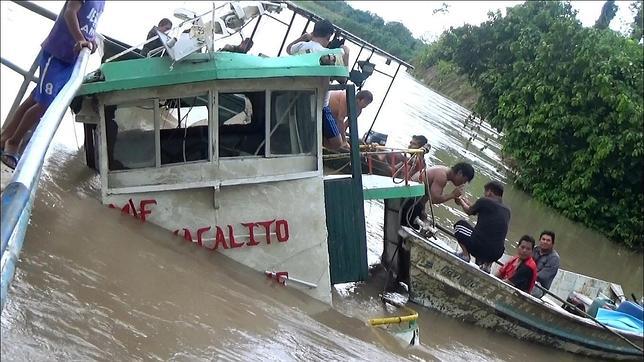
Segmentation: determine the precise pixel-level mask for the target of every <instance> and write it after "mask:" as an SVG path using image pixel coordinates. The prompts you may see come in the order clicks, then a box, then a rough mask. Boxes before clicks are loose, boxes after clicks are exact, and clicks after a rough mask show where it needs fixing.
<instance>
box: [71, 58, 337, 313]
mask: <svg viewBox="0 0 644 362" xmlns="http://www.w3.org/2000/svg"><path fill="white" fill-rule="evenodd" d="M334 52H337V50H329V51H328V52H325V54H326V53H334ZM323 55H324V54H316V53H311V54H306V55H300V56H289V57H277V58H265V57H259V56H252V55H246V54H236V53H225V52H216V53H208V54H192V55H190V56H189V57H188V58H186V59H185V60H183V61H182V62H181V63H176V64H174V65H173V66H172V61H171V59H170V58H168V57H161V58H146V59H135V60H126V61H119V62H111V63H105V64H103V65H102V66H101V69H100V73H101V79H102V80H99V81H96V82H91V83H85V84H84V85H83V86H82V87H81V89H80V91H79V93H78V95H79V97H81V107H80V111H79V112H78V113H77V115H76V120H77V121H79V122H84V123H86V124H88V125H92V126H91V127H89V128H93V132H92V134H90V135H89V136H88V137H86V138H87V139H86V141H87V142H86V148H87V150H93V151H92V152H90V156H89V157H90V158H92V157H93V158H94V160H95V161H97V162H95V165H97V169H98V171H99V174H100V179H101V186H102V187H101V189H102V202H103V203H104V204H105V205H109V206H110V207H114V208H116V209H119V210H121V211H122V212H124V213H128V214H131V215H132V216H135V217H137V218H139V219H141V220H143V221H149V222H152V223H154V224H157V225H159V226H161V227H163V228H166V229H168V230H170V231H172V232H174V233H175V234H177V235H178V236H180V237H183V238H185V239H186V240H187V241H190V242H194V243H197V244H199V245H201V246H203V247H204V248H208V249H213V250H218V251H220V252H223V253H224V254H225V255H227V256H229V257H231V258H232V259H234V260H236V261H239V262H241V263H243V264H245V265H248V266H250V267H251V268H254V269H256V270H259V271H288V273H289V277H290V278H291V279H292V280H299V281H303V282H304V283H301V284H302V285H301V286H300V287H302V289H303V290H305V291H306V292H307V293H308V294H310V295H312V296H313V297H315V298H317V299H320V300H323V301H325V302H328V303H330V298H331V295H330V280H329V259H328V258H329V257H328V250H327V243H326V240H327V230H326V225H325V220H326V217H325V207H324V184H323V170H322V152H321V150H322V147H321V144H322V123H321V117H322V105H323V101H324V96H325V93H326V92H327V88H328V86H329V77H346V76H347V75H348V70H347V68H346V67H344V66H341V65H320V57H321V56H323ZM338 58H340V57H338ZM311 261H315V262H314V263H312V262H311ZM295 284H296V283H294V284H293V285H295Z"/></svg>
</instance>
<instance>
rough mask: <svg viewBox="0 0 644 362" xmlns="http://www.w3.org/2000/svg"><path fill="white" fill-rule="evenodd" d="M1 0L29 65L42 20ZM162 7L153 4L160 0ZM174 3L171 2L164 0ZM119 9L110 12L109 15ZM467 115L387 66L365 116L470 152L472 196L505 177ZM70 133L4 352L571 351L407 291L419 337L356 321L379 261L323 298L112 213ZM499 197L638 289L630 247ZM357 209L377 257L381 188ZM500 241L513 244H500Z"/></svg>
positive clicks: (5, 74)
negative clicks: (451, 311) (428, 304)
mask: <svg viewBox="0 0 644 362" xmlns="http://www.w3.org/2000/svg"><path fill="white" fill-rule="evenodd" d="M110 5H111V3H108V5H107V6H108V7H107V9H109V6H110ZM1 6H2V8H1V10H2V11H1V16H2V18H1V26H2V32H1V34H2V39H1V40H2V41H1V42H0V44H1V47H2V56H3V57H6V58H8V59H10V60H11V61H13V62H15V63H18V64H19V65H20V66H22V67H23V68H28V67H29V65H30V64H31V61H32V60H33V57H34V56H35V53H36V52H37V50H38V49H37V47H38V44H39V43H40V41H41V40H42V39H43V38H44V36H45V35H46V33H47V32H48V30H49V27H50V26H51V22H50V21H49V20H39V19H40V18H38V17H37V16H34V15H32V14H29V13H28V12H27V11H26V10H24V9H22V8H20V7H18V6H15V5H13V4H11V3H7V2H1ZM57 6H58V7H57ZM115 6H117V5H115ZM121 6H123V5H121ZM164 6H165V7H167V12H168V15H169V14H170V11H171V10H172V9H174V8H175V7H174V6H166V5H164ZM181 6H183V7H185V6H186V5H185V4H183V2H179V6H177V7H181ZM48 7H49V8H50V9H52V10H54V11H56V12H57V11H58V9H59V8H60V7H59V5H48ZM154 11H157V12H158V11H159V10H158V9H157V10H154ZM154 14H156V13H154ZM154 14H153V15H151V16H152V20H150V21H147V22H146V23H145V24H138V25H136V26H138V28H136V31H138V32H139V33H141V36H143V35H144V34H145V33H146V32H147V28H148V27H149V26H151V25H150V24H151V23H153V22H155V21H156V20H154V19H155V18H154V16H155V15H154ZM139 15H140V14H139ZM104 16H105V17H106V18H105V23H103V25H102V26H101V27H99V30H100V31H103V32H105V33H107V34H112V35H114V34H113V33H114V32H112V31H109V30H107V29H109V28H108V27H107V26H108V25H109V24H110V21H111V22H114V21H115V20H113V19H111V18H110V20H108V17H115V16H116V15H115V13H114V12H112V13H108V12H107V10H106V13H105V15H104ZM134 16H135V15H133V14H129V13H128V14H125V13H124V14H123V17H125V19H120V20H121V21H125V20H127V19H134V18H133V17H134ZM128 17H129V18H128ZM132 23H133V24H135V23H136V22H135V21H132ZM148 23H150V24H148ZM106 24H107V25H106ZM136 26H135V27H136ZM26 27H30V29H31V31H27V32H25V33H22V34H21V35H24V36H21V37H20V39H15V38H13V37H12V35H11V32H9V31H8V30H11V29H14V31H13V33H14V34H15V33H16V31H17V30H20V29H26ZM139 29H143V30H142V31H139ZM117 30H118V31H117V32H120V33H124V30H123V29H120V28H119V29H117ZM282 34H283V33H282ZM115 36H116V35H115ZM116 37H117V38H119V39H122V40H124V41H129V42H132V43H135V42H137V41H140V40H141V39H138V37H137V36H134V37H133V39H128V38H126V37H122V36H116ZM16 50H19V51H16ZM251 53H252V52H251ZM1 72H2V73H1V79H2V81H1V84H2V94H1V100H2V109H1V116H2V119H3V120H4V118H5V117H6V114H7V113H8V110H9V107H10V105H11V102H12V101H13V97H14V95H15V93H16V91H17V88H18V86H19V84H20V81H21V77H19V76H17V75H16V74H15V73H13V72H12V71H11V70H9V69H8V68H6V67H4V66H2V68H1ZM386 85H387V80H386V79H381V78H377V77H374V78H373V79H370V80H369V81H368V82H367V85H366V87H365V89H370V90H372V91H373V92H374V93H375V94H376V102H374V104H376V103H377V102H378V101H379V99H380V98H381V97H382V95H383V93H384V90H385V89H386ZM376 111H377V107H376V106H372V107H369V108H367V109H366V110H365V112H364V114H363V115H362V116H361V118H360V120H359V125H360V131H361V133H362V132H364V131H366V129H367V128H368V127H369V124H370V123H371V120H372V119H373V116H374V115H375V113H376ZM467 114H468V111H467V110H465V109H463V108H462V107H460V106H458V105H457V104H455V103H453V102H451V101H450V100H448V99H446V98H444V97H441V96H440V95H438V94H436V93H434V92H432V91H431V90H429V89H427V88H425V87H424V86H422V85H421V84H419V83H417V82H416V81H415V80H414V79H413V78H411V77H409V76H407V75H406V74H401V75H399V78H398V79H397V81H396V83H395V85H394V87H393V88H392V91H391V93H390V94H389V98H388V102H387V103H386V105H385V107H383V109H382V111H381V114H380V116H379V118H378V121H377V122H376V124H375V126H374V130H376V131H378V132H382V133H387V134H389V141H388V145H391V146H404V145H406V144H407V143H408V140H409V138H410V136H411V135H412V134H424V135H425V136H426V137H427V138H428V139H429V141H430V143H431V144H432V150H431V152H430V154H429V155H427V156H426V157H427V160H428V163H430V164H447V165H450V164H453V163H455V162H457V161H459V160H468V161H469V162H471V163H473V164H474V166H475V169H476V171H477V175H476V177H475V179H474V180H473V182H472V184H471V185H470V186H469V187H468V193H469V194H470V196H471V197H478V196H480V195H481V194H482V185H483V184H485V183H486V182H487V181H488V180H490V179H492V178H494V179H498V180H501V181H504V182H509V180H508V179H507V178H506V177H505V172H504V169H503V166H502V165H501V164H500V158H499V144H498V140H497V137H498V135H496V134H495V133H494V132H487V131H486V130H484V129H483V130H471V129H470V128H469V127H470V126H471V125H469V126H468V127H465V126H464V124H463V121H464V119H465V117H466V116H467ZM475 134H476V137H474V135H475ZM472 138H474V139H472ZM81 140H82V128H81V127H78V126H77V125H76V126H75V125H74V124H73V122H72V120H71V118H70V117H69V116H67V117H66V118H65V119H64V120H63V123H62V126H61V128H60V130H59V132H58V133H57V135H56V138H55V140H54V144H53V147H52V149H51V150H50V152H49V154H48V159H47V161H46V166H45V169H44V172H43V176H42V179H41V182H40V189H39V192H38V195H37V199H36V201H35V204H34V209H33V214H32V219H31V222H30V226H29V230H28V233H27V236H26V241H25V246H24V248H23V250H22V253H21V257H20V261H19V263H18V265H17V271H16V276H15V279H14V281H13V284H12V286H11V288H10V291H9V298H8V301H7V304H6V306H5V310H4V311H3V312H2V319H1V322H2V325H1V326H2V335H1V337H2V342H1V352H2V359H3V360H7V361H24V360H32V361H41V360H83V361H85V360H177V361H193V360H240V361H249V360H262V361H264V360H266V361H273V360H279V361H290V360H320V361H329V360H370V361H392V360H412V361H421V360H427V361H434V360H441V361H472V360H475V361H546V360H548V361H551V360H557V361H577V360H584V358H582V357H579V356H576V355H573V354H570V353H566V352H562V351H559V350H555V349H551V348H549V347H547V346H541V345H537V344H533V343H527V342H522V341H519V340H517V339H514V338H511V337H508V336H505V335H501V334H498V333H496V332H494V331H492V330H487V329H483V328H479V327H475V326H472V325H469V324H465V323H462V322H460V321H458V320H455V319H451V318H447V317H444V316H442V315H440V314H439V313H437V312H434V311H431V310H428V309H426V308H423V307H420V306H418V305H414V304H410V306H411V307H412V308H413V309H414V310H416V311H417V312H418V313H419V315H420V316H419V326H420V340H421V345H420V346H416V347H406V346H403V345H401V343H400V342H399V341H398V340H397V339H395V338H393V337H392V336H391V335H390V334H389V333H387V332H386V331H383V330H381V329H379V328H373V327H370V326H369V325H368V324H367V319H369V318H374V317H380V316H384V315H389V314H396V310H395V309H392V308H391V307H388V308H386V307H385V306H384V305H383V303H382V302H381V300H380V295H381V293H382V287H383V283H384V281H383V279H382V278H381V277H380V276H378V275H376V276H374V277H372V278H371V279H370V280H369V281H367V282H363V283H349V284H343V285H338V286H336V287H335V288H334V294H333V307H330V306H327V305H324V304H321V303H320V302H317V301H316V300H313V299H311V298H309V297H307V296H305V295H304V294H302V293H299V292H297V291H295V290H293V289H290V288H289V287H283V286H281V285H277V284H275V283H274V282H272V281H270V280H268V279H266V278H265V277H264V275H263V274H261V273H259V272H256V271H253V270H250V269H248V268H246V267H244V266H242V265H240V264H237V263H235V262H233V261H231V260H230V259H228V258H226V257H224V256H223V255H221V254H218V253H216V252H209V251H208V250H206V249H204V248H199V247H198V246H196V245H193V244H192V243H187V242H185V241H184V240H183V239H182V238H179V237H175V236H173V235H172V234H171V233H169V232H167V231H166V230H163V229H161V228H159V227H156V226H154V225H151V224H147V223H146V224H142V223H141V222H140V221H138V220H136V219H134V218H132V217H128V216H125V215H121V214H120V213H119V212H117V211H115V210H112V209H109V208H107V207H105V206H103V205H101V204H100V202H99V201H98V194H99V192H100V190H99V182H98V178H97V176H96V175H95V174H94V173H93V172H92V171H91V170H89V169H88V168H86V167H85V166H84V154H83V151H82V150H80V146H81V145H80V143H81ZM2 175H3V177H6V173H3V174H2ZM504 202H505V203H507V204H508V205H509V206H510V207H511V208H512V211H513V213H512V221H511V225H510V233H509V235H508V239H509V240H516V239H517V238H518V237H519V236H520V235H523V234H525V233H530V234H533V235H535V234H538V233H539V232H540V231H541V230H543V229H552V230H554V231H555V232H556V233H557V239H556V245H555V247H556V249H557V250H558V252H559V254H560V255H561V259H562V260H561V264H562V267H563V268H565V269H568V270H572V271H575V272H578V273H582V274H586V275H590V276H593V277H596V278H600V279H605V280H611V281H614V282H616V283H620V284H621V285H622V286H623V288H624V290H625V292H626V294H627V295H630V293H634V294H636V295H637V296H638V297H640V296H641V295H642V282H643V270H642V269H643V268H642V256H641V254H637V253H633V252H630V251H628V250H627V249H624V248H622V247H619V246H618V245H617V244H615V243H613V242H611V241H609V240H607V239H605V238H604V237H602V236H600V235H599V234H598V233H596V232H594V231H592V230H589V229H587V228H585V227H583V226H582V225H579V224H577V223H574V222H571V221H570V220H567V219H566V218H564V217H562V216H561V215H560V214H559V213H557V212H556V211H554V210H552V209H550V208H548V207H546V206H544V205H542V204H540V203H539V202H537V201H534V200H532V199H531V198H530V197H529V196H528V195H526V194H524V193H522V192H520V191H517V190H516V189H514V188H513V187H512V186H511V184H508V185H507V187H506V194H505V197H504ZM434 211H435V213H436V217H437V220H438V222H439V223H442V224H449V223H452V222H454V221H456V220H458V218H460V217H463V214H462V213H461V212H460V211H459V210H458V209H457V208H456V205H454V204H448V205H443V206H440V207H437V208H435V210H434ZM365 213H366V215H367V232H368V259H369V263H370V264H376V263H377V262H378V261H379V256H380V253H381V251H382V217H383V209H382V203H381V202H378V201H370V202H366V203H365ZM536 236H538V235H536ZM507 252H509V253H513V252H514V248H513V246H512V245H510V244H508V245H507Z"/></svg>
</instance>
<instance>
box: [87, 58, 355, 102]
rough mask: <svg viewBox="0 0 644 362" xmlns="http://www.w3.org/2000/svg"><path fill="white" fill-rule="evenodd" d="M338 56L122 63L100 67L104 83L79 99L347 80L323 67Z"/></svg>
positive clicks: (340, 71)
mask: <svg viewBox="0 0 644 362" xmlns="http://www.w3.org/2000/svg"><path fill="white" fill-rule="evenodd" d="M324 54H336V55H338V57H339V55H340V54H341V53H340V50H339V49H329V51H328V52H318V53H310V54H302V55H295V56H284V57H274V58H267V57H259V56H255V55H248V54H238V53H228V52H215V53H203V54H202V53H197V54H191V55H190V56H188V57H187V58H185V59H183V60H181V61H179V62H176V63H175V64H174V67H173V69H172V70H170V66H171V65H172V60H171V59H170V58H168V57H160V58H159V57H156V58H145V59H134V60H123V61H118V62H110V63H105V64H103V65H101V72H102V73H103V75H104V77H105V80H104V81H99V82H93V83H84V84H83V85H82V86H81V88H80V90H79V91H78V93H77V95H88V94H96V93H104V92H111V91H119V90H127V89H138V88H149V87H157V86H165V85H172V84H183V83H194V82H202V81H208V80H218V79H257V78H276V77H347V76H348V75H349V71H348V69H347V67H344V66H339V65H333V66H330V65H320V56H322V55H324Z"/></svg>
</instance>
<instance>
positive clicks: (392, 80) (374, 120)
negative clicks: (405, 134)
mask: <svg viewBox="0 0 644 362" xmlns="http://www.w3.org/2000/svg"><path fill="white" fill-rule="evenodd" d="M400 65H401V64H400V63H399V64H398V68H396V73H394V76H393V78H391V83H389V87H388V88H387V92H385V96H384V97H383V98H382V103H380V107H378V112H376V116H375V117H374V118H373V122H371V126H369V130H368V131H367V133H365V134H364V139H363V140H362V141H363V142H365V141H366V140H367V137H368V136H369V132H371V129H372V128H373V125H374V124H375V123H376V120H377V119H378V115H379V114H380V110H381V109H382V105H383V104H385V99H387V95H388V94H389V90H391V86H392V85H393V84H394V80H396V76H397V75H398V71H399V70H400Z"/></svg>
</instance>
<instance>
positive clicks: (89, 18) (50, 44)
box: [0, 0, 105, 169]
mask: <svg viewBox="0 0 644 362" xmlns="http://www.w3.org/2000/svg"><path fill="white" fill-rule="evenodd" d="M104 7H105V1H103V0H97V1H72V0H69V1H67V2H66V3H65V5H64V6H63V8H62V10H61V11H60V14H58V17H57V18H56V21H55V22H54V26H53V27H52V28H51V31H50V32H49V35H48V36H47V38H46V39H45V41H44V42H43V43H42V50H41V52H40V55H39V56H38V69H39V72H40V74H39V81H38V84H37V86H36V88H34V90H33V92H31V94H30V95H29V97H28V98H27V99H26V100H25V101H24V102H22V104H20V106H19V107H18V109H16V111H15V113H14V114H13V116H12V117H11V119H9V120H8V121H7V122H6V124H5V125H4V129H3V130H2V134H1V135H0V152H1V154H2V156H1V158H2V162H3V163H4V164H6V165H7V166H9V167H10V168H12V169H14V168H16V166H17V165H18V160H19V159H20V155H19V148H20V143H21V142H22V140H23V137H24V136H25V133H27V131H29V130H30V129H31V128H32V127H34V126H35V125H37V124H38V122H40V118H42V116H43V115H44V114H45V111H46V110H47V108H49V105H50V104H51V103H52V102H53V101H54V98H56V96H57V95H58V93H59V92H60V91H61V89H63V87H64V86H65V84H67V81H68V80H69V78H70V77H71V76H72V72H73V71H74V64H75V63H76V58H78V54H79V52H80V50H81V49H82V48H89V49H90V50H91V51H92V53H93V52H94V51H96V42H95V40H94V39H95V37H96V24H98V19H99V18H100V17H101V14H103V8H104Z"/></svg>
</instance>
